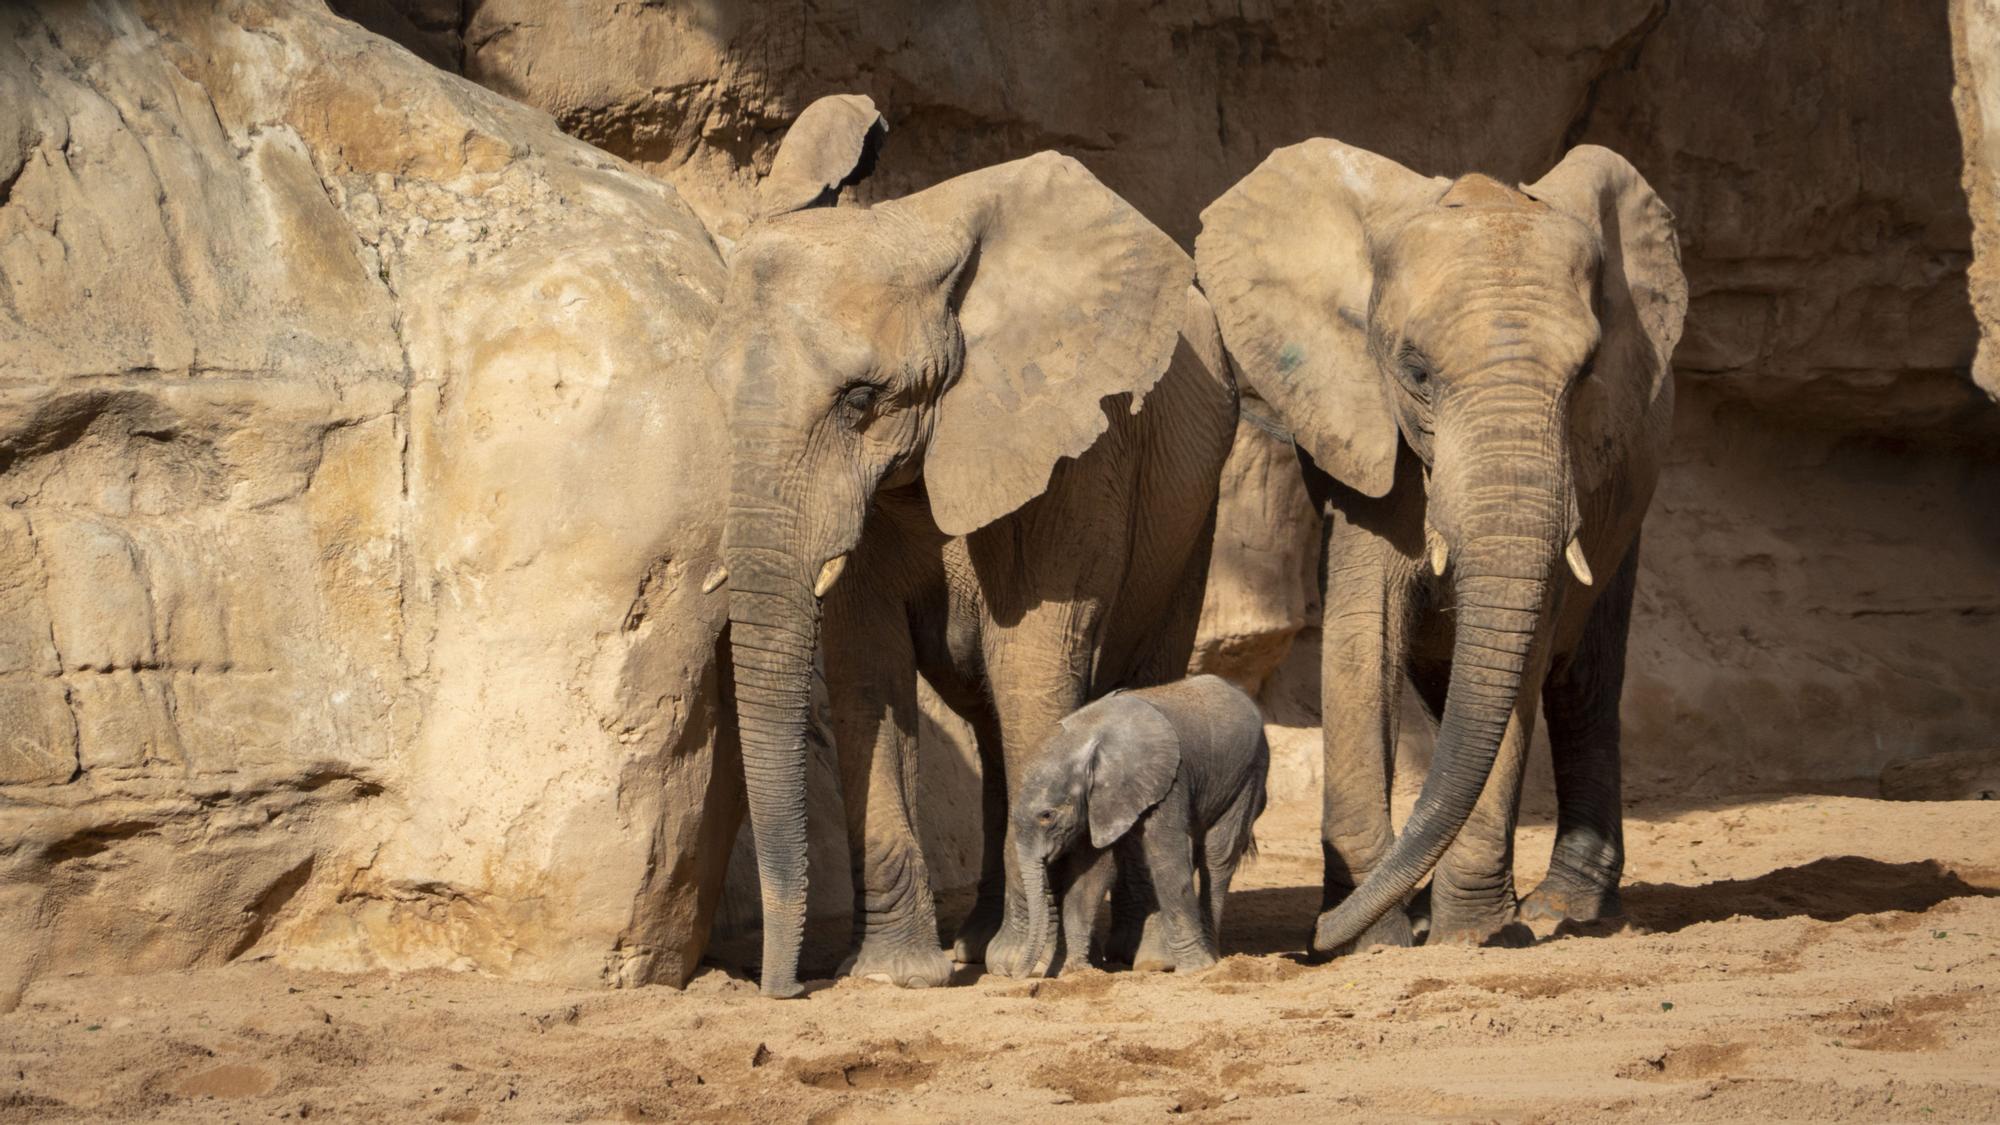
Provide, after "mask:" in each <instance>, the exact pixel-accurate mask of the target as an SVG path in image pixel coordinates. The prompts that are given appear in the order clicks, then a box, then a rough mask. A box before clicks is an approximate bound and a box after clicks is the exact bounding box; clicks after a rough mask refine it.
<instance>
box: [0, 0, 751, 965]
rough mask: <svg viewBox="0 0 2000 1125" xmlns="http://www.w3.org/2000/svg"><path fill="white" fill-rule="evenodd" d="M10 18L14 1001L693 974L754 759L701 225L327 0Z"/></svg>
mask: <svg viewBox="0 0 2000 1125" xmlns="http://www.w3.org/2000/svg"><path fill="white" fill-rule="evenodd" d="M0 28H4V30H0V495H4V498H5V504H4V507H0V560H4V561H0V824H4V828H0V836H4V838H5V840H6V845H5V847H4V850H0V904H4V905H0V1001H5V1002H6V1003H11V1002H12V1001H13V999H14V998H15V997H16V996H17V995H18V990H19V988H20V986H21V985H22V983H23V982H25V981H26V980H28V979H30V978H32V977H33V976H35V975H38V974H44V973H51V972H66V971H73V970H141V969H157V968H171V967H176V966H184V965H193V964H209V963H215V962H219V961H221V960H224V959H227V958H231V957H235V956H240V955H244V954H247V953H252V952H257V953H273V954H277V955H280V956H284V957H287V958H290V959H293V960H296V961H298V962H301V963H306V964H318V965H329V966H373V965H383V966H391V967H418V966H426V965H450V966H458V967H474V968H479V969H483V970H488V971H493V972H500V973H508V974H514V975H521V976H530V977H538V978H548V979H555V980H564V981H572V982H590V981H608V982H612V983H637V982H642V981H653V980H665V981H670V982H677V981H679V980H681V979H684V977H685V976H686V974H687V973H688V972H689V971H691V969H692V967H693V964H694V961H695V959H696V958H697V957H698V956H699V950H700V948H701V944H702V941H703V938H704V936H705V933H706V928H707V922H708V917H709V914H710V912H711V910H712V908H713V905H714V902H715V899H716V897H717V895H718V894H719V892H720V887H721V878H722V868H723V864H724V862H725V859H726V855H727V848H728V841H729V840H730V839H731V838H732V836H733V835H734V833H735V830H736V820H737V813H736V809H737V807H738V802H737V800H736V797H735V787H736V786H737V785H739V784H740V780H739V773H738V771H736V770H735V769H734V765H733V759H732V758H730V755H731V754H733V750H732V749H730V748H729V746H730V743H729V741H728V739H727V737H718V726H719V725H721V723H720V711H719V708H718V700H717V686H716V677H715V672H714V651H715V644H716V638H717V634H718V632H719V629H720V624H721V621H722V617H723V611H724V605H723V604H722V602H723V599H722V598H718V597H708V596H704V595H701V594H700V593H699V586H700V584H701V581H702V577H703V576H704V575H705V574H706V573H708V571H709V570H711V569H712V568H713V566H714V559H715V547H716V543H715V540H716V534H717V529H718V526H719V522H720V520H719V516H720V513H719V511H717V510H715V504H716V498H717V497H718V496H719V495H720V494H721V493H722V491H723V482H722V481H721V480H720V479H719V478H718V472H719V471H720V470H719V466H720V465H721V463H722V459H721V453H720V451H721V448H722V446H721V443H720V437H719V435H718V434H717V433H716V427H715V418H716V416H717V413H718V412H717V409H716V407H715V405H714V404H713V403H712V402H711V401H710V396H709V391H708V388H707V387H706V385H705V383H704V381H703V380H702V378H701V375H700V369H699V362H698V360H699V352H700V347H701V341H702V338H703V336H704V334H705V332H706V329H707V325H708V322H709V320H710V318H711V317H712V315H713V308H714V304H715V300H716V298H717V296H718V293H719V290H720V287H721V284H722V280H723V276H724V267H723V264H722V262H721V259H720V257H719V255H718V254H717V252H716V250H715V248H714V245H713V244H712V242H711V241H710V239H709V237H708V235H707V233H706V232H705V231H704V229H703V228H702V226H701V224H700V223H699V222H698V221H697V219H696V218H695V216H694V214H693V213H692V212H691V211H690V210H689V209H688V208H687V207H686V206H685V205H684V204H683V203H681V201H680V200H679V199H678V197H677V196H676V194H675V192H674V191H673V189H672V188H671V187H669V186H668V185H666V184H665V183H663V182H661V181H658V180H656V179H653V178H650V177H648V176H645V175H643V174H640V173H638V172H636V171H634V170H633V169H631V168H629V167H627V166H625V165H624V164H623V163H622V162H620V161H618V160H617V159H615V158H614V157H611V156H609V155H607V154H605V153H603V152H601V151H599V150H597V149H593V148H591V147H589V146H587V145H585V144H583V143H582V142H579V141H576V140H573V139H571V138H569V137H567V136H564V135H563V134H562V133H561V132H560V131H559V130H558V129H557V128H556V127H555V126H554V124H553V123H552V122H551V121H550V120H549V118H548V117H547V116H546V115H544V114H543V113H541V112H539V111H537V110H534V109H530V108H528V107H525V106H522V105H520V104H518V103H516V102H513V101H510V100H508V99H505V98H502V97H500V96H498V95H496V94H493V93H490V92H488V91H486V90H482V89H480V88H479V87H477V86H474V85H473V84H471V83H468V82H465V81H464V80H462V79H460V78H457V77H455V76H453V75H450V74H447V73H445V72H443V71H441V70H438V69H436V68H435V67H432V66H430V65H429V64H427V63H424V62H423V61H421V60H419V59H417V58H415V57H413V56H412V55H410V54H408V53H407V52H405V51H403V50H402V49H401V48H399V47H396V46H395V45H393V44H391V43H388V42H386V41H383V40H381V39H379V38H377V37H375V36H373V35H370V34H368V33H366V32H364V31H363V30H362V29H360V28H359V27H356V26H355V25H353V24H351V23H348V22H346V21H344V20H340V19H337V18H335V17H334V16H332V15H331V14H329V13H327V12H326V11H324V10H321V9H318V8H317V7H316V6H314V5H308V4H288V3H277V2H269V3H266V2H261V0H247V2H243V3H230V4H223V5H207V4H185V5H173V4H166V5H151V4H117V3H114V4H108V5H95V6H90V7H83V6H78V5H71V4H56V3H51V4H48V5H46V6H39V7H37V6H12V7H9V9H8V10H7V12H6V13H5V14H4V15H0ZM724 733H725V734H726V732H724ZM719 745H720V746H721V747H723V750H722V753H721V755H720V756H719V757H718V752H717V748H718V746H719Z"/></svg>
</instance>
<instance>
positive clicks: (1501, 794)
mask: <svg viewBox="0 0 2000 1125" xmlns="http://www.w3.org/2000/svg"><path fill="white" fill-rule="evenodd" d="M1534 731H1535V705H1534V701H1533V699H1532V697H1530V698H1528V699H1524V700H1523V701H1522V702H1521V703H1520V704H1519V705H1518V706H1516V707H1515V709H1514V714H1513V716H1512V717H1511V718H1509V719H1508V720H1507V733H1506V734H1505V735H1503V736H1502V738H1501V740H1500V752H1499V756H1498V757H1497V758H1496V759H1495V760H1494V762H1493V772H1492V773H1491V774H1490V775H1488V777H1487V779H1486V788H1484V789H1483V790H1481V791H1480V793H1479V802H1478V803H1477V804H1476V805H1474V806H1473V808H1472V815H1471V816H1470V817H1468V818H1467V819H1466V822H1465V827H1464V828H1462V829H1460V830H1459V833H1458V838H1457V839H1456V840H1453V841H1452V844H1451V847H1450V848H1448V849H1446V850H1445V853H1444V858H1443V859H1441V860H1439V861H1438V866H1437V872H1436V873H1435V874H1434V875H1433V876H1432V878H1431V902H1430V906H1431V928H1430V936H1429V937H1428V938H1427V939H1425V940H1426V942H1428V943H1431V944H1436V943H1439V942H1458V943H1463V944H1470V945H1526V944H1528V943H1530V942H1532V941H1533V940H1534V935H1533V934H1531V933H1529V932H1528V930H1527V927H1525V926H1523V925H1521V924H1520V922H1519V921H1517V920H1516V919H1515V917H1514V911H1515V905H1516V903H1515V898H1514V822H1515V819H1516V817H1517V814H1518V813H1519V811H1520V805H1521V774H1522V769H1523V766H1524V765H1525V764H1526V762H1527V757H1528V743H1529V740H1530V739H1532V738H1533V737H1534Z"/></svg>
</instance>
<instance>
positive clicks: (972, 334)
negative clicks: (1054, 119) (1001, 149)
mask: <svg viewBox="0 0 2000 1125" xmlns="http://www.w3.org/2000/svg"><path fill="white" fill-rule="evenodd" d="M881 132H882V126H881V123H880V121H879V119H878V118H877V117H876V115H875V113H874V109H873V106H872V104H871V103H869V102H868V101H867V100H866V99H863V98H853V97H845V98H836V99H831V100H823V101H822V102H821V103H816V104H815V106H814V107H811V108H809V110H808V111H807V113H805V114H803V115H801V118H800V120H799V122H798V123H797V124H796V125H795V126H794V128H793V130H792V131H791V132H790V133H789V134H788V135H787V137H786V140H785V143H784V146H783V148H782V150H781V151H780V153H779V156H778V158H777V161H776V163H775V164H774V166H773V173H772V176H771V177H770V178H769V179H768V180H767V181H766V184H765V185H764V189H763V196H762V203H763V212H762V214H761V215H760V217H759V218H758V220H757V221H756V222H755V223H754V224H753V225H752V226H751V228H750V229H749V230H748V231H746V232H745V234H744V237H743V239H742V240H741V241H740V242H739V243H738V244H737V246H736V248H735V251H734V256H733V260H732V272H731V279H730V282H729V286H728V289H727V291H726V293H725V296H724V299H723V303H722V307H721V309H720V311H719V313H718V315H717V320H716V323H715V326H714V329H713V332H712V335H711V337H710V339H709V344H708V353H707V362H708V365H709V372H710V378H711V379H712V380H713V381H714V382H715V384H716V386H717V388H718V389H719V390H720V391H721V393H722V395H723V397H724V399H725V401H726V403H727V411H728V422H729V427H730V431H731V435H732V454H731V481H732V483H731V489H730V497H729V504H728V514H727V517H726V524H725V532H724V562H725V567H726V570H725V572H723V573H720V574H718V575H716V576H715V578H714V581H716V582H721V581H724V580H726V581H727V583H728V586H729V599H730V601H729V621H730V654H731V658H732V664H733V668H734V676H735V702H736V708H737V715H738V719H739V723H740V726H741V732H742V744H743V759H744V772H745V780H746V782H747V785H748V791H749V805H750V817H751V827H752V831H753V833H754V835H755V838H756V851H757V866H758V874H759V878H760V883H761V892H762V898H763V909H764V960H763V980H762V987H763V991H764V992H765V993H766V994H767V995H772V996H794V995H798V994H799V992H800V991H801V990H800V987H799V984H798V979H797V970H798V953H799V942H800V937H801V929H802V926H803V923H804V917H805V903H806V887H805V884H806V826H805V809H806V792H805V786H806V751H805V731H806V724H807V721H808V707H809V699H810V688H811V683H812V669H813V656H814V647H815V643H816V642H817V643H818V644H819V645H820V646H821V649H822V652H823V656H824V660H825V671H826V681H827V687H828V691H829V695H830V699H831V704H832V707H831V709H832V716H833V733H834V741H835V743H836V745H837V747H838V752H839V758H840V766H841V769H840V773H841V786H842V796H843V800H844V802H845V804H846V807H847V828H848V843H849V854H850V859H851V862H852V864H853V874H854V886H855V904H854V908H855V934H856V948H855V951H854V958H853V960H852V962H851V963H850V966H849V971H851V972H853V973H857V974H865V975H886V976H887V977H888V978H889V979H891V980H893V981H895V982H896V983H898V984H901V985H905V986H914V985H936V984H942V983H944V982H945V981H946V980H947V978H948V977H949V974H950V971H951V959H950V958H949V957H947V956H946V954H945V953H944V951H942V950H941V949H940V948H939V947H938V940H937V926H936V918H935V906H934V904H933V902H932V898H931V887H930V879H929V877H928V874H927V873H926V870H925V866H924V860H923V856H922V854H921V852H920V851H919V848H918V845H917V840H916V836H915V834H914V832H913V818H914V815H915V810H914V809H913V807H912V803H913V801H914V800H915V794H916V762H915V753H916V747H917V695H916V678H917V676H918V674H919V673H921V674H922V675H923V676H924V677H925V678H926V679H927V680H929V681H930V682H931V684H932V685H933V686H934V687H935V688H936V689H937V691H938V694H939V696H940V697H941V698H942V699H944V700H945V702H946V703H947V704H949V705H950V706H951V707H952V708H953V709H954V710H956V711H958V712H959V713H960V714H961V715H963V716H964V717H965V718H966V719H967V721H968V722H969V723H970V724H971V725H972V727H973V729H974V731H975V734H976V736H977V739H978V742H979V749H980V752H981V756H982V759H983V762H984V767H985V768H984V777H985V784H986V797H985V805H986V808H985V820H986V823H985V833H986V836H985V870H984V873H983V878H982V883H981V895H980V905H979V906H978V907H977V908H975V910H974V914H973V917H972V918H970V919H969V920H968V921H967V924H966V925H965V926H964V927H962V928H961V933H962V936H961V939H960V943H959V948H958V955H959V959H960V960H965V961H977V960H981V959H983V960H984V961H985V963H986V964H987V966H988V967H989V968H993V969H996V970H999V971H1002V972H1009V973H1020V972H1024V971H1027V970H1028V969H1029V968H1031V967H1030V966H1027V965H1024V964H1022V963H1021V962H1022V959H1023V954H1025V953H1026V952H1027V946H1028V942H1027V941H1026V933H1025V923H1026V921H1027V908H1026V904H1025V901H1024V899H1023V898H1022V895H1021V889H1020V888H1021V883H1020V875H1019V872H1018V871H1015V870H1013V869H1012V868H1013V866H1014V865H1013V863H1012V849H1011V847H1008V846H1007V845H1006V843H1005V835H1004V834H1005V833H1006V832H1007V817H1006V815H1005V811H1006V794H1007V791H1009V790H1011V789H1013V788H1014V787H1015V786H1017V785H1018V784H1019V781H1020V779H1021V778H1022V777H1023V776H1024V775H1025V772H1026V770H1027V767H1028V765H1029V763H1030V761H1031V756H1032V755H1033V754H1034V753H1035V751H1036V749H1037V748H1038V747H1039V746H1040V745H1041V743H1042V741H1043V740H1044V739H1045V738H1046V737H1047V736H1048V734H1049V733H1050V732H1051V731H1052V730H1053V729H1054V728H1055V726H1056V724H1057V722H1058V721H1059V720H1060V719H1061V718H1062V717H1063V716H1064V715H1066V714H1068V713H1069V712H1070V711H1072V710H1074V709H1075V708H1077V707H1079V706H1081V705H1082V704H1083V703H1085V702H1087V701H1089V700H1090V699H1092V698H1094V697H1096V696H1098V695H1101V694H1103V693H1104V692H1106V691H1109V690H1111V689H1113V688H1117V687H1125V686H1140V685H1145V684H1151V683H1158V682H1161V681H1165V680H1169V679H1173V678H1175V677H1178V676H1179V675H1181V674H1182V672H1183V671H1184V669H1185V667H1186V664H1187V660H1188V655H1189V651H1190V649H1191V648H1192V645H1193V640H1194V631H1195V624H1196V619H1197V617H1198V616H1199V612H1200V606H1201V594H1202V585H1203V582H1204V580H1205V577H1206V571H1207V560H1208V554H1209V546H1210V540H1211V539H1212V537H1213V526H1214V518H1215V497H1216V488H1217V480H1218V476H1219V473H1220V469H1221V465H1222V462H1223V459H1224V458H1225V457H1226V456H1227V453H1228V450H1229V444H1230V439H1231V436H1232V434H1233V431H1234V427H1235V422H1236V398H1235V388H1234V385H1233V384H1232V382H1231V381H1230V379H1229V376H1228V374H1227V369H1226V365H1225V364H1224V362H1223V360H1222V353H1221V341H1220V338H1219V337H1218V336H1217V334H1216V330H1215V325H1214V319H1213V315H1212V314H1211V313H1210V312H1209V310H1208V307H1207V303H1206V302H1205V301H1204V300H1203V299H1202V298H1201V296H1200V294H1199V293H1198V292H1197V291H1196V290H1195V289H1194V288H1193V286H1192V281H1193V273H1194V270H1193V263H1192V261H1191V260H1189V258H1188V257H1187V255H1186V254H1185V253H1184V252H1182V251H1181V250H1180V249H1179V248H1178V247H1177V246H1175V245H1174V243H1173V241H1172V240H1171V239H1169V238H1168V237H1167V236H1166V235H1165V234H1164V233H1163V232H1161V231H1160V230H1159V229H1158V228H1156V227H1154V226H1153V225H1152V224H1151V223H1149V222H1147V221H1146V219H1145V218H1143V217H1142V216H1141V215H1140V214H1139V213H1138V212H1137V211H1135V210H1133V209H1132V208H1131V206H1129V205H1128V204H1126V203H1125V202H1124V201H1123V200H1121V199H1120V198H1118V196H1116V195H1115V194H1113V193H1112V192H1111V191H1110V190H1109V189H1107V188H1105V187H1104V186H1103V185H1102V184H1100V183H1098V182H1097V180H1096V179H1094V178H1093V177H1092V176H1091V175H1090V173H1089V172H1088V171H1086V170H1085V169H1084V168H1083V166H1082V165H1080V164H1078V163H1077V162H1076V161H1074V160H1071V159H1068V158H1066V157H1062V156H1058V155H1055V154H1053V153H1043V154H1041V155H1038V156H1032V157H1028V158H1027V159H1024V160H1017V161H1014V162H1012V163H1009V164H1002V165H998V166H995V167H992V168H987V169H984V170H982V171H978V172H973V173H969V174H967V175H963V176H960V177H958V178H956V179H953V180H949V181H946V182H945V183H942V184H939V185H938V186H936V187H933V188H930V189H928V190H925V191H922V192H919V193H917V194H914V195H910V196H907V197H905V198H902V199H897V200H893V201H890V202H885V203H881V204H878V205H875V206H872V207H853V206H827V204H829V203H831V202H833V201H834V199H835V195H836V193H837V191H838V189H839V188H840V187H841V186H842V185H843V184H844V183H847V182H851V180H852V179H853V178H854V177H855V176H856V175H857V174H859V173H858V172H857V169H860V170H861V171H865V169H866V168H867V167H869V166H870V165H872V163H873V157H872V152H871V150H872V148H873V142H874V141H875V140H877V139H879V138H880V136H881ZM1003 887H1004V893H1003Z"/></svg>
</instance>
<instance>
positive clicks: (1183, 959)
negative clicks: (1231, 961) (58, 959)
mask: <svg viewBox="0 0 2000 1125" xmlns="http://www.w3.org/2000/svg"><path fill="white" fill-rule="evenodd" d="M1215 962H1216V956H1215V954H1213V953H1210V952H1209V951H1208V950H1206V949H1197V950H1193V951H1191V952H1187V953H1183V954H1181V955H1179V956H1178V957H1176V958H1175V959H1174V963H1173V965H1172V966H1171V967H1172V968H1173V970H1174V972H1177V973H1198V972H1201V971H1202V970H1203V969H1212V968H1214V967H1215Z"/></svg>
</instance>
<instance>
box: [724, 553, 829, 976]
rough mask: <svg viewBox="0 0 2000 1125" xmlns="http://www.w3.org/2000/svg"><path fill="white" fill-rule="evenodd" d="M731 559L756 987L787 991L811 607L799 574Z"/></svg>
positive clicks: (797, 915)
mask: <svg viewBox="0 0 2000 1125" xmlns="http://www.w3.org/2000/svg"><path fill="white" fill-rule="evenodd" d="M754 559H755V555H754V553H753V552H749V551H740V550H739V551H734V552H731V557H730V558H729V571H730V584H731V587H732V588H731V590H730V598H729V653H730V660H731V663H732V664H733V665H734V668H735V677H736V721H737V727H738V730H739V731H740V734H741V738H742V744H743V781H744V787H745V791H746V793H747V795H748V799H749V805H750V831H751V833H752V836H753V838H754V840H755V843H756V851H757V881H758V886H759V887H760V889H761V891H762V896H763V909H764V961H763V991H764V994H765V995H767V996H777V997H786V998H789V997H794V996H798V995H799V994H800V992H801V989H800V987H799V979H798V969H799V946H800V943H801V942H802V941H803V940H804V935H805V918H806V738H805V732H806V725H807V723H808V722H809V721H810V719H811V714H810V712H811V707H812V663H813V645H814V636H815V633H816V631H817V629H818V624H819V622H818V612H817V607H816V606H814V605H813V604H812V599H811V596H810V594H809V592H808V591H807V590H806V589H805V587H804V585H803V582H802V580H801V579H799V578H797V577H791V576H786V577H783V578H781V577H780V576H779V574H778V573H777V572H776V571H774V570H773V569H771V568H769V567H768V565H767V566H766V568H765V569H764V570H762V571H759V570H758V569H756V568H755V566H754V565H753V560H754Z"/></svg>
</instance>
